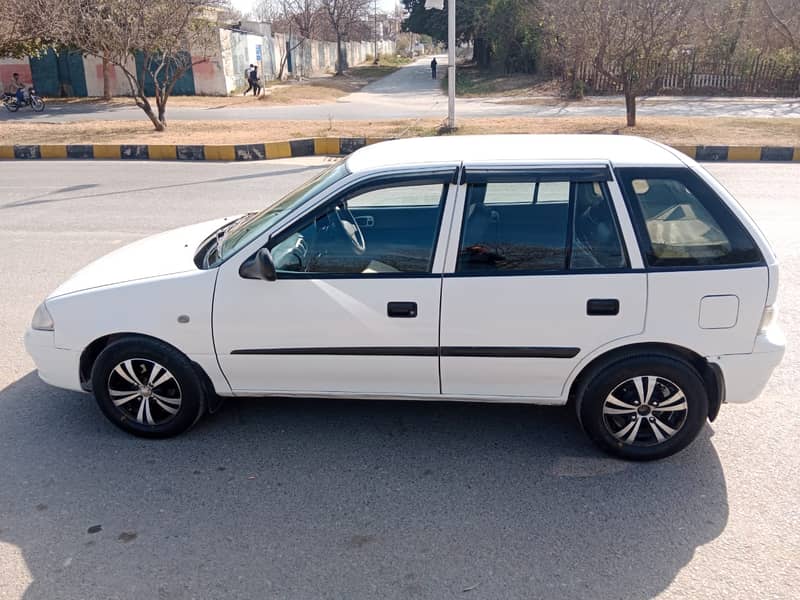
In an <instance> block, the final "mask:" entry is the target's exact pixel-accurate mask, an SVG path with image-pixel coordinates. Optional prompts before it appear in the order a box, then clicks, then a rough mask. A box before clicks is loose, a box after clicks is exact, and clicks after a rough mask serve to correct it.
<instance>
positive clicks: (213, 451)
mask: <svg viewBox="0 0 800 600" xmlns="http://www.w3.org/2000/svg"><path fill="white" fill-rule="evenodd" d="M316 168H317V167H315V166H313V165H312V164H310V163H309V161H305V162H304V161H299V160H296V161H285V162H270V163H238V164H215V163H210V164H199V163H195V164H189V163H120V162H117V163H102V162H91V163H76V162H70V163H60V162H47V163H42V162H30V163H20V162H14V163H0V181H2V186H0V236H2V238H1V239H2V255H3V262H4V265H3V268H2V269H1V270H0V290H2V292H0V342H1V343H0V598H2V599H7V598H20V597H24V598H28V599H34V598H36V599H38V598H46V599H52V598H59V599H72V598H75V599H94V598H104V599H105V598H137V599H138V598H276V599H294V598H297V599H304V600H305V599H310V598H331V599H333V598H346V599H348V600H349V599H361V598H430V599H436V600H439V599H448V598H470V599H472V598H474V599H498V598H503V599H507V598H508V599H510V598H526V599H530V598H547V599H550V598H564V599H571V598H586V599H602V598H621V599H645V598H652V597H656V596H658V597H659V598H676V599H677V598H680V599H684V598H722V597H725V598H746V599H752V598H773V599H776V598H786V599H789V598H796V597H797V595H798V592H797V582H798V580H800V561H798V558H799V557H800V509H798V498H800V478H798V472H800V470H799V469H800V457H799V456H798V444H797V440H798V439H800V425H799V424H798V417H797V402H798V400H797V388H796V387H795V386H796V385H797V381H798V378H799V377H798V376H799V375H800V350H799V349H800V307H798V303H797V300H796V299H797V298H798V297H800V275H799V273H800V270H799V269H798V267H799V266H800V256H798V255H799V254H800V249H799V248H798V245H797V240H798V236H797V231H798V229H799V228H800V204H799V203H798V192H799V191H800V190H799V189H798V183H797V182H798V181H800V165H769V164H745V165H742V164H736V165H714V166H713V167H712V171H713V172H714V173H715V174H716V175H717V176H719V177H720V178H721V180H722V181H723V182H724V183H725V184H726V185H727V186H728V187H729V188H730V189H731V190H732V191H733V192H734V194H736V195H737V196H738V197H739V198H740V199H741V201H742V202H743V203H744V205H745V206H746V207H747V208H748V210H750V212H751V213H752V214H753V215H754V216H755V218H756V219H757V221H758V222H759V223H760V224H761V226H762V227H763V228H764V230H765V231H766V233H767V235H768V236H769V237H770V238H771V240H772V241H773V243H774V245H775V247H776V249H777V251H778V253H779V255H780V256H781V258H782V261H783V266H782V272H781V277H782V281H781V290H780V299H781V303H782V307H781V317H780V318H781V321H782V323H783V326H784V328H785V330H786V332H787V334H788V340H789V344H790V346H789V351H788V354H787V356H786V358H785V360H784V362H783V364H782V365H781V367H780V368H779V370H778V371H777V372H776V374H775V376H774V377H773V379H772V380H771V382H770V384H769V387H768V389H767V390H766V391H765V393H764V394H763V395H762V397H761V398H760V399H759V400H758V401H756V402H754V403H751V404H749V405H741V406H725V407H724V408H723V410H722V413H721V415H720V417H719V419H718V420H717V421H716V422H715V423H714V424H713V425H710V426H708V427H706V429H705V431H704V432H703V433H702V434H701V436H700V438H699V439H698V440H697V441H696V442H695V443H694V444H693V445H692V446H691V447H690V448H689V449H687V450H686V451H685V452H683V453H681V454H679V455H678V456H675V457H672V458H670V459H667V460H664V461H661V462H658V463H651V464H631V463H626V462H621V461H617V460H614V459H611V458H606V457H605V456H602V455H600V454H598V452H597V451H596V450H595V449H594V447H593V446H591V445H590V444H589V442H588V441H587V440H586V439H585V438H584V436H583V435H582V434H581V432H580V431H579V430H578V428H577V426H576V424H575V423H574V421H573V418H572V416H571V415H570V414H569V413H568V412H567V411H566V410H563V409H553V408H550V409H546V408H537V407H525V406H499V405H490V406H483V405H459V404H444V403H384V402H356V401H323V400H291V401H289V400H247V401H244V400H242V401H230V402H228V403H227V404H226V406H225V408H224V410H223V411H222V412H221V413H219V414H218V415H215V416H213V417H212V418H209V419H206V420H204V421H203V422H201V423H200V424H199V426H198V427H196V428H195V429H193V430H192V431H191V432H190V433H189V434H187V435H185V436H183V437H180V438H178V439H173V440H165V441H143V440H140V439H136V438H133V437H129V436H127V435H125V434H123V433H122V432H120V431H119V430H117V429H116V428H114V427H113V426H112V425H110V424H109V423H107V422H106V420H105V419H104V418H103V417H102V416H101V414H100V412H99V411H98V410H97V409H96V407H95V405H94V403H93V401H92V399H91V398H90V397H88V396H85V395H82V394H77V393H71V392H66V391H61V390H58V389H55V388H51V387H49V386H47V385H45V384H43V383H42V382H40V381H39V379H38V378H37V376H36V374H35V373H34V372H33V370H32V369H33V365H32V363H31V361H30V359H29V358H28V357H27V355H26V354H25V352H24V349H23V346H22V333H23V330H24V329H25V327H26V326H27V324H28V322H29V319H30V317H31V314H32V312H33V310H34V308H35V306H36V304H37V303H38V302H39V301H40V300H41V299H42V298H43V297H44V296H45V295H46V294H47V293H48V292H49V291H50V290H52V289H53V288H54V287H55V286H56V285H57V284H58V283H59V282H60V281H61V280H63V279H64V278H65V277H67V276H68V275H69V274H70V273H72V272H73V271H74V270H76V269H77V268H79V267H80V266H82V265H83V264H85V263H86V262H88V261H90V260H91V259H93V258H95V257H98V256H100V255H102V254H104V253H106V252H108V251H110V250H113V249H114V248H116V247H118V246H119V245H121V244H125V243H127V242H130V241H132V240H134V239H137V238H139V237H142V236H144V235H147V234H150V233H154V232H157V231H161V230H164V229H168V228H171V227H176V226H179V225H183V224H187V223H191V222H195V221H200V220H203V219H209V218H213V217H217V216H221V215H226V214H232V213H238V212H242V211H246V210H249V209H255V208H258V207H259V206H260V205H261V204H262V203H263V202H264V201H265V199H266V198H268V197H270V196H272V195H274V194H279V193H281V192H283V191H285V190H288V189H289V188H290V187H292V186H293V185H295V184H297V183H298V182H300V181H301V180H303V179H305V178H307V177H309V176H310V175H311V174H312V173H313V172H314V171H315V170H316Z"/></svg>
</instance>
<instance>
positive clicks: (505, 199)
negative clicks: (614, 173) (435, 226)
mask: <svg viewBox="0 0 800 600" xmlns="http://www.w3.org/2000/svg"><path fill="white" fill-rule="evenodd" d="M571 216H572V217H573V221H572V226H570V218H571ZM568 266H569V268H571V269H599V268H622V267H625V266H626V259H625V255H624V252H623V251H622V246H621V243H620V236H619V232H618V229H617V225H616V221H615V220H614V218H613V214H612V211H611V207H610V205H609V202H608V195H607V194H606V192H605V185H604V184H601V183H576V182H570V181H541V182H537V181H531V182H525V183H521V182H513V183H506V182H491V181H490V182H488V183H475V184H471V185H470V186H469V188H468V190H467V200H466V204H465V212H464V219H463V224H462V234H461V246H460V249H459V256H458V263H457V266H456V270H457V271H459V272H468V271H520V272H525V271H534V272H535V271H563V270H565V269H567V267H568Z"/></svg>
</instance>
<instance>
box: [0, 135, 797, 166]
mask: <svg viewBox="0 0 800 600" xmlns="http://www.w3.org/2000/svg"><path fill="white" fill-rule="evenodd" d="M381 141H384V138H366V137H346V138H344V137H343V138H338V137H336V138H304V139H298V140H288V141H285V142H266V143H264V144H218V145H215V144H206V145H181V144H41V145H16V146H2V145H0V160H3V159H11V160H13V159H17V160H39V159H74V160H91V159H97V160H186V161H197V160H213V161H244V160H269V159H272V158H296V157H300V156H331V155H339V154H350V153H351V152H355V151H356V150H358V149H359V148H362V147H364V146H367V145H369V144H373V143H376V142H381ZM674 148H675V149H676V150H679V151H681V152H683V153H684V154H686V155H687V156H690V157H691V158H694V159H695V160H698V161H701V162H755V161H762V162H800V147H791V146H680V145H676V146H674Z"/></svg>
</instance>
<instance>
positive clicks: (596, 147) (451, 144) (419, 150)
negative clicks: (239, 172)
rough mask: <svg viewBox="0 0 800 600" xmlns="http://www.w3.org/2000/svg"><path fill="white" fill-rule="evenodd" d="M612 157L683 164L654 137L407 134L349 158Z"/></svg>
mask: <svg viewBox="0 0 800 600" xmlns="http://www.w3.org/2000/svg"><path fill="white" fill-rule="evenodd" d="M550 161H576V162H584V161H603V162H606V161H610V162H611V163H613V164H614V165H615V166H632V165H637V166H649V165H661V166H682V165H683V163H682V162H681V160H680V159H679V158H678V156H677V155H676V154H675V153H674V152H673V151H672V150H671V149H669V148H667V147H666V146H662V145H661V144H658V143H656V142H654V141H652V140H648V139H646V138H642V137H636V136H628V135H565V134H562V135H558V134H556V135H528V134H525V135H455V136H441V137H424V138H405V139H400V140H392V141H387V142H380V143H378V144H373V145H370V146H366V147H364V148H361V149H360V150H358V151H356V152H354V153H353V154H352V155H351V156H350V157H349V158H348V159H347V168H348V169H349V170H350V171H351V172H352V173H359V172H364V171H372V170H375V169H380V168H387V167H401V166H411V165H417V166H418V165H425V164H442V163H453V162H464V163H467V164H471V163H485V164H490V163H505V162H520V163H535V162H550Z"/></svg>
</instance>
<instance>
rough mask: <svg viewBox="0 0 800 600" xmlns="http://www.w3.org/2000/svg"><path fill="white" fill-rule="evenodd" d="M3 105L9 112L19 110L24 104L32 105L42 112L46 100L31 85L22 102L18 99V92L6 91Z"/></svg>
mask: <svg viewBox="0 0 800 600" xmlns="http://www.w3.org/2000/svg"><path fill="white" fill-rule="evenodd" d="M3 106H5V108H6V110H7V111H9V112H17V111H18V110H19V109H20V108H21V107H23V106H30V107H31V109H33V110H34V111H35V112H42V111H43V110H44V100H42V99H41V98H40V97H39V96H37V95H36V90H35V89H33V88H32V87H29V88H28V91H27V93H26V94H25V96H24V97H23V99H22V102H20V101H19V100H18V99H17V96H16V94H9V93H8V92H6V93H4V94H3Z"/></svg>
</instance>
